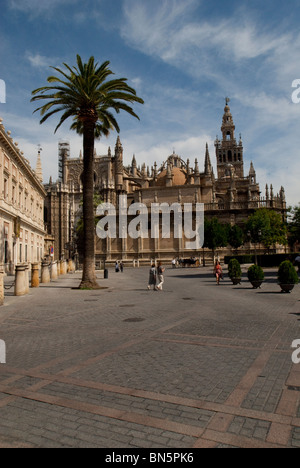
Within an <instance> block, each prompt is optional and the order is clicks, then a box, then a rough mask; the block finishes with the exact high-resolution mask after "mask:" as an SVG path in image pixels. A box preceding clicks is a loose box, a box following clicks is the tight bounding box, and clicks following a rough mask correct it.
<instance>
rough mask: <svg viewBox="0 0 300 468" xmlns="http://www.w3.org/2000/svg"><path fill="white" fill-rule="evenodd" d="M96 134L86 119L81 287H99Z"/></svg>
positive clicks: (84, 132) (92, 124)
mask: <svg viewBox="0 0 300 468" xmlns="http://www.w3.org/2000/svg"><path fill="white" fill-rule="evenodd" d="M94 135H95V124H94V123H93V122H91V121H88V120H86V121H85V122H84V131H83V180H82V182H83V236H84V240H83V255H84V258H83V275H82V280H81V284H80V288H81V289H82V288H90V289H97V288H99V287H100V286H99V285H98V283H97V279H96V272H95V213H94Z"/></svg>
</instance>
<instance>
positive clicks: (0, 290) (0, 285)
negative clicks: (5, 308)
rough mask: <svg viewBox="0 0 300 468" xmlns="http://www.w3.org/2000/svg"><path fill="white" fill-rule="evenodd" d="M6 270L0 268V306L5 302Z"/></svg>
mask: <svg viewBox="0 0 300 468" xmlns="http://www.w3.org/2000/svg"><path fill="white" fill-rule="evenodd" d="M3 276H4V272H3V271H2V270H0V306H2V305H3V304H4V281H3Z"/></svg>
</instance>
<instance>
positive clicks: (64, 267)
mask: <svg viewBox="0 0 300 468" xmlns="http://www.w3.org/2000/svg"><path fill="white" fill-rule="evenodd" d="M66 273H67V263H66V261H65V260H61V261H60V274H61V275H65V274H66Z"/></svg>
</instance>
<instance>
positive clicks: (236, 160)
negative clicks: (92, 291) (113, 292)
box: [45, 99, 286, 264]
mask: <svg viewBox="0 0 300 468" xmlns="http://www.w3.org/2000/svg"><path fill="white" fill-rule="evenodd" d="M225 104H226V105H225V108H224V114H223V119H222V126H221V132H222V138H221V139H219V138H218V137H217V139H216V140H215V157H216V168H217V173H216V174H215V173H214V169H213V166H212V160H211V156H210V153H209V148H208V145H206V148H204V149H203V164H202V168H201V170H200V165H199V161H198V159H195V160H194V161H190V160H189V159H187V160H184V159H183V157H181V156H179V155H178V154H176V153H175V152H173V154H171V155H170V156H169V157H167V159H166V160H165V161H164V162H163V163H162V164H157V163H154V165H153V166H152V167H149V166H147V165H146V163H143V164H142V165H138V164H137V160H136V157H135V155H133V158H132V162H131V164H130V165H129V166H124V162H123V151H124V150H123V146H122V143H121V140H120V137H119V136H118V138H117V141H116V145H115V148H114V152H113V153H112V151H111V148H108V152H107V154H106V155H101V156H100V155H97V154H96V153H95V174H94V183H95V186H94V187H95V194H96V195H97V196H98V200H101V201H102V202H103V203H106V204H111V205H112V206H114V207H116V212H118V210H119V205H118V204H119V199H120V195H123V196H126V197H123V199H124V198H125V199H126V202H127V204H128V207H130V206H131V205H132V204H135V203H140V204H141V203H142V204H143V205H145V206H146V207H147V208H149V235H147V236H140V237H139V236H137V238H132V237H130V236H127V237H126V238H123V237H122V236H119V237H118V236H115V237H110V236H107V237H106V238H102V239H101V238H98V237H97V243H96V264H97V263H100V262H101V261H103V260H104V261H107V262H114V261H116V260H123V261H124V262H127V261H128V262H129V261H130V262H132V261H134V260H139V261H142V262H143V261H144V262H150V261H151V259H161V260H163V261H170V260H171V259H173V258H174V257H179V258H186V257H194V256H196V257H199V255H200V250H199V249H195V250H190V249H188V248H187V245H188V244H187V239H186V238H185V236H184V235H183V236H182V237H181V238H178V237H177V236H175V225H174V224H175V222H174V221H175V216H174V214H172V213H171V215H170V216H171V219H172V220H173V227H172V229H171V232H170V235H169V236H168V237H167V238H166V237H164V236H163V235H162V226H161V225H160V227H159V229H160V235H158V236H155V237H154V238H153V236H151V232H150V231H151V226H150V224H151V223H150V208H151V206H152V204H153V203H156V204H157V203H159V204H166V203H167V204H169V205H172V204H174V203H175V204H176V206H178V205H179V206H184V205H185V204H189V205H190V206H191V207H192V210H193V212H194V211H195V210H196V206H198V205H199V204H203V205H202V206H203V207H204V215H205V217H208V218H212V217H217V218H218V219H219V221H220V222H222V223H230V224H231V225H234V224H238V225H239V224H242V222H243V221H244V220H246V219H247V218H248V216H249V215H250V214H251V213H253V212H254V211H255V210H256V209H258V208H269V209H274V210H276V211H277V212H279V213H281V214H282V215H283V216H285V213H286V201H285V191H284V188H283V187H281V189H280V192H279V193H278V194H276V195H275V194H274V190H273V186H272V185H271V186H270V188H269V187H268V186H267V187H266V190H265V196H262V194H261V190H260V187H259V184H258V182H257V180H256V172H255V169H254V166H253V163H252V162H250V164H249V169H247V172H246V174H245V167H244V152H243V142H242V138H241V136H239V138H238V139H236V136H235V125H234V121H233V117H232V114H231V110H230V107H229V99H226V103H225ZM82 171H83V160H82V154H81V153H80V155H79V157H78V158H75V159H74V158H71V157H70V146H69V143H68V142H63V141H62V142H60V143H59V179H58V181H57V182H55V183H53V182H52V180H51V179H50V181H49V184H46V185H45V190H46V192H47V198H46V200H45V222H46V225H47V231H48V242H49V248H50V249H51V252H53V253H52V255H53V257H54V258H55V259H60V258H70V257H74V255H75V254H76V249H77V245H76V226H77V224H78V220H79V219H80V216H81V202H82ZM105 206H106V205H105ZM129 221H130V217H129V218H128V222H129ZM117 232H119V231H118V230H117ZM50 244H52V245H51V246H50ZM53 247H54V248H53Z"/></svg>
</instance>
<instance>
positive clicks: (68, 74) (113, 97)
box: [31, 55, 144, 289]
mask: <svg viewBox="0 0 300 468" xmlns="http://www.w3.org/2000/svg"><path fill="white" fill-rule="evenodd" d="M109 64H110V62H109V61H106V62H104V63H102V65H99V64H98V63H95V59H94V57H91V58H90V59H89V60H88V62H87V63H83V62H82V59H81V57H80V56H79V55H77V66H74V67H72V68H71V67H70V66H69V65H67V64H66V63H64V64H63V65H64V67H65V69H66V70H61V69H60V68H56V67H51V68H53V69H54V70H55V71H56V72H58V73H59V76H49V77H48V79H47V81H48V83H54V85H52V86H44V87H42V88H38V89H35V90H34V91H32V95H33V97H32V99H31V101H38V100H46V101H47V102H46V103H45V104H43V105H42V106H41V107H39V108H37V109H36V110H35V111H34V112H37V111H39V112H40V115H41V117H42V119H41V121H40V123H41V124H42V123H44V122H45V121H46V120H47V119H48V118H49V117H51V116H52V115H53V114H55V113H60V112H62V115H61V117H60V121H59V123H58V125H57V127H56V128H55V132H56V131H57V129H58V128H59V127H60V126H61V125H62V124H63V123H64V122H65V121H66V120H67V119H69V118H72V120H73V122H72V125H71V127H70V128H71V130H75V131H76V132H77V133H79V134H81V135H83V181H82V182H83V223H84V263H83V275H82V280H81V284H80V288H92V289H95V288H99V285H98V283H97V281H96V274H95V224H94V219H95V214H94V205H93V195H94V144H95V138H100V137H101V136H102V135H105V136H108V135H109V133H110V131H111V130H116V131H117V132H119V131H120V129H119V125H118V122H117V121H116V119H115V117H114V115H113V113H112V111H115V112H116V113H119V112H120V110H124V111H126V112H127V113H129V114H130V115H132V116H133V117H136V118H137V119H139V117H138V116H137V115H136V113H135V112H134V111H133V109H132V107H130V106H129V105H128V104H127V103H134V102H138V103H140V104H143V103H144V101H143V100H142V99H141V98H139V97H138V96H137V95H136V91H135V90H134V89H133V88H131V87H130V86H129V85H128V84H127V79H126V78H118V79H110V80H108V79H107V78H108V77H109V76H110V75H112V74H113V72H112V71H111V70H110V68H109ZM55 132H54V133H55Z"/></svg>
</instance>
